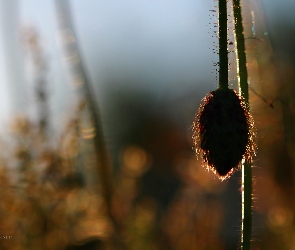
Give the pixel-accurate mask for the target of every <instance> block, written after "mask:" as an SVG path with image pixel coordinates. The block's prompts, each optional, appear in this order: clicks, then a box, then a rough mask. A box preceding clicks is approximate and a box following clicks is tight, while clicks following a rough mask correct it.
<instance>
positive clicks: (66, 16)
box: [55, 0, 126, 249]
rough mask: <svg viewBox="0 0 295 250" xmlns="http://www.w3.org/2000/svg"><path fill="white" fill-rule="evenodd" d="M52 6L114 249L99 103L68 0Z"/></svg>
mask: <svg viewBox="0 0 295 250" xmlns="http://www.w3.org/2000/svg"><path fill="white" fill-rule="evenodd" d="M55 3H56V7H57V11H58V21H59V26H60V29H61V31H62V32H64V33H65V34H64V35H66V36H65V37H63V38H64V41H63V43H64V48H63V49H64V50H65V52H66V54H68V55H70V56H73V55H75V57H76V60H71V61H70V62H69V64H70V66H71V67H72V70H74V71H75V73H76V74H78V75H79V83H80V85H79V88H80V90H81V92H82V93H81V94H82V95H83V96H84V98H85V99H86V101H87V104H88V105H87V106H88V108H89V112H90V116H91V119H92V122H93V126H94V129H95V136H94V138H93V140H94V147H95V156H96V160H97V165H96V167H97V169H96V170H97V174H98V179H99V181H100V184H101V191H102V195H103V197H104V200H105V203H106V212H107V215H108V217H109V219H110V220H111V221H112V224H113V226H114V231H115V235H113V237H114V238H113V240H114V243H115V246H116V249H125V248H126V247H125V245H124V243H123V241H122V240H121V238H120V237H119V229H118V225H117V223H116V220H115V218H114V216H113V214H112V204H111V203H112V197H113V192H114V186H113V177H112V173H111V171H112V167H111V164H110V161H109V157H108V153H107V148H106V145H105V141H104V134H103V129H102V125H101V120H100V114H99V106H98V103H97V101H96V98H95V95H94V91H93V89H92V86H91V81H90V78H89V77H88V75H87V73H86V70H85V68H84V64H83V61H82V57H81V55H80V51H79V48H78V45H77V38H76V35H75V29H74V26H73V23H72V17H71V12H70V6H69V0H56V1H55Z"/></svg>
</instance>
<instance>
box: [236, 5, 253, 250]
mask: <svg viewBox="0 0 295 250" xmlns="http://www.w3.org/2000/svg"><path fill="white" fill-rule="evenodd" d="M233 10H234V19H235V33H236V45H237V54H238V69H239V78H240V83H239V84H240V92H241V95H242V97H243V98H244V101H245V102H246V104H247V108H249V95H248V73H247V66H246V53H245V38H244V29H243V24H242V13H241V4H240V0H233ZM242 168H243V171H242V175H243V176H242V236H241V240H242V249H243V250H250V249H251V234H252V169H251V162H245V163H244V164H243V166H242Z"/></svg>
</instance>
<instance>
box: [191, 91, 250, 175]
mask: <svg viewBox="0 0 295 250" xmlns="http://www.w3.org/2000/svg"><path fill="white" fill-rule="evenodd" d="M192 128H193V143H194V147H195V150H196V153H197V154H198V155H200V156H201V157H202V159H203V162H204V165H205V166H206V167H207V168H209V169H211V170H212V171H213V172H214V173H215V174H217V176H218V177H219V178H220V179H222V180H224V179H226V178H228V177H229V176H231V174H232V173H233V172H234V171H235V170H236V169H238V168H239V167H240V166H241V162H242V160H245V161H247V162H250V161H251V159H252V157H253V155H254V153H255V142H254V138H253V137H254V125H253V119H252V117H251V115H250V113H249V111H248V108H247V106H246V104H245V102H244V101H243V99H242V98H241V97H240V96H239V95H238V94H237V93H236V92H235V91H234V90H232V89H218V90H216V91H212V92H210V93H209V94H208V95H207V96H205V98H204V99H203V100H202V103H201V106H200V108H199V110H198V111H197V113H196V116H195V120H194V123H193V127H192Z"/></svg>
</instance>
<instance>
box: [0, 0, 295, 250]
mask: <svg viewBox="0 0 295 250" xmlns="http://www.w3.org/2000/svg"><path fill="white" fill-rule="evenodd" d="M69 2H70V6H71V12H72V21H73V24H74V26H75V29H76V42H77V44H78V49H79V52H80V54H81V58H80V60H82V62H83V66H84V68H85V71H86V73H87V75H88V77H89V79H90V81H89V82H90V84H91V86H92V88H93V89H94V94H95V97H96V102H97V105H98V108H99V112H100V120H101V124H100V125H101V126H102V128H103V132H104V136H105V143H106V148H107V151H108V155H109V158H110V162H111V166H112V179H111V182H110V183H112V184H111V186H112V188H113V192H112V193H110V194H109V195H111V207H108V206H107V204H106V201H105V200H104V193H103V189H104V188H103V185H101V181H100V176H99V173H98V171H97V165H98V162H97V160H96V158H95V147H94V137H95V135H96V130H97V128H95V127H94V126H93V121H92V120H91V118H90V114H89V109H88V108H89V107H88V106H89V103H87V97H86V100H84V99H85V96H83V94H82V92H81V91H80V90H79V86H77V82H75V81H74V80H75V78H74V77H73V75H74V73H73V72H71V71H70V70H69V64H71V63H73V62H72V61H71V60H73V58H75V57H74V56H73V58H71V57H68V58H67V57H65V55H64V53H63V41H61V39H60V37H59V32H60V30H59V26H58V21H57V13H56V6H55V2H54V1H52V0H51V1H50V0H44V1H37V0H18V1H17V0H9V1H6V0H1V1H0V18H1V22H0V34H1V35H0V106H1V108H0V147H1V151H0V197H1V198H0V199H1V202H0V221H1V223H0V236H1V237H0V246H1V247H0V248H1V249H19V250H22V249H28V250H34V249H36V250H37V249H134V250H136V249H143V250H144V249H147V250H150V249H171V250H174V249H175V250H178V249H179V250H182V249H188V250H189V249H198V250H199V249H200V250H205V249H206V250H207V249H213V250H221V249H223V250H231V249H237V248H238V246H239V242H240V224H241V223H240V222H241V212H240V210H241V193H240V191H241V190H240V179H241V172H239V171H238V172H236V173H235V174H234V175H233V176H232V177H231V179H229V180H226V181H224V182H220V181H219V180H218V179H216V178H215V177H214V176H213V174H212V173H208V172H207V171H206V170H205V169H203V168H202V167H201V165H200V161H198V159H197V158H196V156H195V155H194V152H193V150H192V141H191V128H190V126H191V124H192V122H193V119H194V114H195V112H196V110H197V109H198V107H199V104H200V101H201V99H202V98H203V97H204V96H205V94H206V93H207V92H209V91H212V90H215V89H216V88H217V82H218V75H217V74H216V70H217V67H216V66H214V63H216V62H217V61H218V56H217V54H216V45H217V44H218V41H217V38H216V35H215V33H214V31H216V30H217V29H216V27H215V26H216V24H215V22H217V16H216V15H217V13H216V12H215V10H217V8H216V7H214V6H216V5H217V2H213V1H191V0H188V1H133V0H129V1H115V0H111V1H110V0H108V1H106V0H99V1H95V0H87V1H78V0H69ZM242 3H243V10H244V12H243V14H244V21H245V37H246V47H247V51H246V52H247V60H248V64H247V66H248V70H249V82H250V88H249V93H250V106H251V112H252V115H253V117H254V120H255V124H256V128H257V144H258V151H257V156H256V157H255V159H254V162H253V174H254V180H253V186H254V206H253V247H254V248H253V249H267V250H268V249H274V250H275V249H280V250H284V249H286V250H289V249H295V218H294V216H295V169H294V167H295V165H294V164H295V131H294V127H295V119H294V117H295V50H294V44H295V19H294V11H295V3H294V2H293V1H291V0H282V1H274V0H260V1H254V0H247V1H246V0H245V1H242ZM212 10H213V11H212ZM232 25H233V24H232V23H230V32H232ZM229 41H233V36H232V35H230V36H229ZM229 50H230V51H234V45H230V47H229ZM229 57H230V62H231V65H230V68H231V70H230V77H231V78H230V85H231V86H232V88H237V79H236V77H235V74H236V64H235V55H234V53H233V52H231V53H230V54H229ZM76 59H77V58H76ZM78 59H79V58H78ZM73 79H74V80H73ZM80 88H81V87H80ZM79 247H80V248H79ZM83 247H84V248H83Z"/></svg>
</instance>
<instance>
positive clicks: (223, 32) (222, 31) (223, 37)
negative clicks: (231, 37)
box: [218, 0, 228, 89]
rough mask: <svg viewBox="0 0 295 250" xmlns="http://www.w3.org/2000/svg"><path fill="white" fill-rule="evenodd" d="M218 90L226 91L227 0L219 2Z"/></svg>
mask: <svg viewBox="0 0 295 250" xmlns="http://www.w3.org/2000/svg"><path fill="white" fill-rule="evenodd" d="M218 9H219V16H218V20H219V88H220V89H228V53H227V0H219V5H218Z"/></svg>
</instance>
